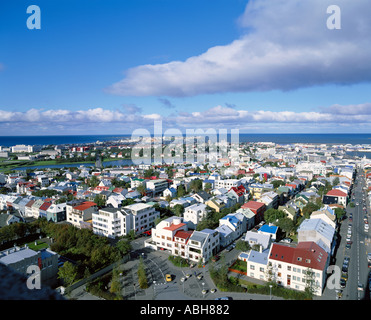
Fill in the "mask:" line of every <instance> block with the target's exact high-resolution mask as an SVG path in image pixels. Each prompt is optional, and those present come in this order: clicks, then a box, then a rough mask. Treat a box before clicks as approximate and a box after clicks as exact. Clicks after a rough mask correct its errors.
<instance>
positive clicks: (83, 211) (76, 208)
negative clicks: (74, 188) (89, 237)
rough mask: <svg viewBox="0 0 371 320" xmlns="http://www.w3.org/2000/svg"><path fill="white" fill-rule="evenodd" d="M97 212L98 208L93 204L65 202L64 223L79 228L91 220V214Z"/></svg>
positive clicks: (76, 201) (78, 201)
mask: <svg viewBox="0 0 371 320" xmlns="http://www.w3.org/2000/svg"><path fill="white" fill-rule="evenodd" d="M97 211H98V207H97V204H96V203H95V202H91V201H84V200H75V201H71V202H67V205H66V221H67V222H69V223H71V224H72V225H74V226H75V227H77V228H81V223H83V222H87V221H90V220H92V215H93V213H96V212H97Z"/></svg>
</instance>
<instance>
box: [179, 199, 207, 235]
mask: <svg viewBox="0 0 371 320" xmlns="http://www.w3.org/2000/svg"><path fill="white" fill-rule="evenodd" d="M206 207H207V206H206V204H203V203H196V204H193V205H191V206H189V207H187V208H186V209H185V211H184V213H183V216H184V221H185V222H186V223H188V227H189V228H190V229H196V227H197V224H198V223H199V222H200V221H201V220H202V219H203V218H204V217H205V216H206V214H207V211H206Z"/></svg>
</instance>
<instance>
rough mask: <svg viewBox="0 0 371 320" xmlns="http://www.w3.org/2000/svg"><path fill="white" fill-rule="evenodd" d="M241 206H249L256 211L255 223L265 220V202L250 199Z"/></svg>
mask: <svg viewBox="0 0 371 320" xmlns="http://www.w3.org/2000/svg"><path fill="white" fill-rule="evenodd" d="M241 208H243V209H245V208H248V209H250V210H251V211H252V212H254V213H255V225H257V224H258V223H259V222H260V221H262V220H264V212H265V209H266V206H265V204H264V203H262V202H258V201H254V200H250V201H249V202H246V203H245V204H244V205H243V206H242V207H241Z"/></svg>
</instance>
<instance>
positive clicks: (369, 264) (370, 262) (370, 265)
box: [367, 261, 371, 269]
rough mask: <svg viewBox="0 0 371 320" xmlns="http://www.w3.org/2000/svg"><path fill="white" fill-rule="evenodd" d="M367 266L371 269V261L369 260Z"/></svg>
mask: <svg viewBox="0 0 371 320" xmlns="http://www.w3.org/2000/svg"><path fill="white" fill-rule="evenodd" d="M367 266H368V268H369V269H371V261H368V262H367Z"/></svg>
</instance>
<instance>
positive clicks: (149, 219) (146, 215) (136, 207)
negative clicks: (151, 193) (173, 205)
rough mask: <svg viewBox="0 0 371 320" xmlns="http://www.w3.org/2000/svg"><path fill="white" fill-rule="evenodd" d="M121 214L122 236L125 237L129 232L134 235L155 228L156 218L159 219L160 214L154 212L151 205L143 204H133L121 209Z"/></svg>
mask: <svg viewBox="0 0 371 320" xmlns="http://www.w3.org/2000/svg"><path fill="white" fill-rule="evenodd" d="M121 212H122V214H123V220H122V223H123V228H122V235H127V234H128V233H129V232H130V230H134V232H135V234H141V233H143V232H145V231H148V230H151V228H152V227H154V226H155V220H156V218H159V217H160V212H158V211H156V210H155V208H153V207H152V205H149V204H145V203H135V204H131V205H129V206H126V207H123V208H121Z"/></svg>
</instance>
